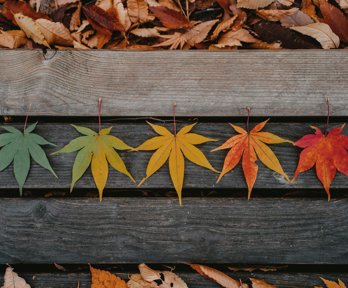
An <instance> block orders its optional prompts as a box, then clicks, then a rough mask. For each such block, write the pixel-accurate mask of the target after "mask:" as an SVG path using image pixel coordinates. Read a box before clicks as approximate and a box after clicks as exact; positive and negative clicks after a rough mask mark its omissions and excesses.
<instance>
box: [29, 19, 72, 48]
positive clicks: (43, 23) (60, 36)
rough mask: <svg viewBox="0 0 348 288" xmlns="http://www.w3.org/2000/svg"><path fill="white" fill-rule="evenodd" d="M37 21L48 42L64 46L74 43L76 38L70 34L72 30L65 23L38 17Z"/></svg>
mask: <svg viewBox="0 0 348 288" xmlns="http://www.w3.org/2000/svg"><path fill="white" fill-rule="evenodd" d="M35 22H36V24H38V26H39V29H40V30H41V32H42V34H43V35H44V37H45V39H46V41H47V43H49V44H58V45H62V46H72V45H73V41H74V40H73V38H72V37H71V35H70V31H69V30H68V28H66V27H65V26H64V25H63V23H60V22H52V21H50V20H47V19H37V20H36V21H35Z"/></svg>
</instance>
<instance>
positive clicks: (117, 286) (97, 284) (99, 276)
mask: <svg viewBox="0 0 348 288" xmlns="http://www.w3.org/2000/svg"><path fill="white" fill-rule="evenodd" d="M89 268H90V271H91V274H92V285H91V288H128V286H127V283H126V282H125V281H123V280H122V279H121V278H119V277H117V276H116V275H114V274H111V273H110V272H108V271H104V270H99V269H95V268H93V267H92V266H90V267H89Z"/></svg>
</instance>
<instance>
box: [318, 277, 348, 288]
mask: <svg viewBox="0 0 348 288" xmlns="http://www.w3.org/2000/svg"><path fill="white" fill-rule="evenodd" d="M320 279H321V280H322V281H323V282H324V283H325V285H326V288H346V285H345V284H344V283H343V282H342V281H341V280H340V279H338V283H336V282H334V281H330V280H326V279H324V278H320Z"/></svg>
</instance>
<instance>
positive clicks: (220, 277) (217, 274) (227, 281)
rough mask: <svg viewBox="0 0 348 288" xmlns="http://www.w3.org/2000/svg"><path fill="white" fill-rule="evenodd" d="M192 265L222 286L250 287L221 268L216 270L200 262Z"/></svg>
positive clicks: (232, 287) (229, 287)
mask: <svg viewBox="0 0 348 288" xmlns="http://www.w3.org/2000/svg"><path fill="white" fill-rule="evenodd" d="M190 266H191V268H192V269H194V270H195V271H196V272H198V273H199V274H200V275H202V276H203V277H205V278H208V279H210V280H213V281H215V282H216V283H218V284H219V285H221V286H222V287H226V288H248V285H247V284H242V283H240V282H239V281H236V280H234V279H233V278H231V277H230V276H228V275H226V274H225V273H223V272H221V271H219V270H216V269H214V268H211V267H208V266H205V265H199V264H191V265H190Z"/></svg>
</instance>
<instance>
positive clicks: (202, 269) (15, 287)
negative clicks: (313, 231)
mask: <svg viewBox="0 0 348 288" xmlns="http://www.w3.org/2000/svg"><path fill="white" fill-rule="evenodd" d="M191 267H192V269H194V270H195V271H196V272H198V273H199V274H200V275H202V276H203V277H205V278H207V279H210V280H212V281H214V282H216V283H217V284H219V285H220V286H222V287H225V288H249V287H251V288H276V287H277V286H274V285H271V284H269V283H267V282H266V281H264V280H261V279H255V278H249V281H250V283H251V286H249V285H248V284H246V283H243V282H242V281H241V280H239V281H237V280H235V279H233V278H231V277H230V276H228V275H226V274H225V273H223V272H221V271H219V270H216V269H214V268H211V267H208V266H204V265H198V264H192V265H191ZM90 271H91V276H92V285H91V288H169V287H171V288H188V286H187V284H186V283H185V281H184V280H183V279H182V278H180V277H179V276H178V275H176V274H175V273H173V272H172V271H158V270H154V269H151V268H150V267H149V266H147V265H145V264H140V265H139V272H140V273H139V274H133V275H129V279H128V282H126V281H124V280H123V279H121V278H120V277H118V276H116V275H114V274H112V273H110V272H108V271H105V270H100V269H96V268H93V267H92V266H90ZM321 280H322V281H323V282H324V284H325V287H326V288H346V285H345V284H344V283H343V282H342V281H341V280H338V283H336V282H335V281H330V280H327V279H324V278H321ZM4 281H5V283H4V286H2V288H30V285H29V284H28V283H27V282H26V281H25V280H24V279H23V278H21V277H19V276H18V274H17V273H15V272H14V271H13V268H12V267H8V268H7V269H6V272H5V277H4ZM79 286H80V285H79V283H78V284H77V288H79ZM314 288H322V287H320V286H315V287H314Z"/></svg>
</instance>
